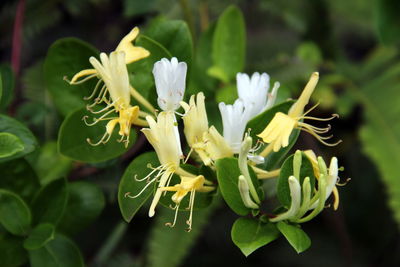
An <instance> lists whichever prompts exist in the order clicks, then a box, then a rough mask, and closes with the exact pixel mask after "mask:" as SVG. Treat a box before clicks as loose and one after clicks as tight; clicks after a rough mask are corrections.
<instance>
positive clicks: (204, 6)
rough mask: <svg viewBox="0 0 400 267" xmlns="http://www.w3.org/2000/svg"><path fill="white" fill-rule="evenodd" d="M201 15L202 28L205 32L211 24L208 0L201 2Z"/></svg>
mask: <svg viewBox="0 0 400 267" xmlns="http://www.w3.org/2000/svg"><path fill="white" fill-rule="evenodd" d="M199 13H200V14H199V15H200V29H201V31H202V32H204V31H205V30H206V29H207V28H208V25H209V24H210V16H209V13H208V3H207V0H201V1H200V4H199Z"/></svg>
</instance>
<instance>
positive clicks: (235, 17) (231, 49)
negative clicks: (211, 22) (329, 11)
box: [209, 6, 246, 82]
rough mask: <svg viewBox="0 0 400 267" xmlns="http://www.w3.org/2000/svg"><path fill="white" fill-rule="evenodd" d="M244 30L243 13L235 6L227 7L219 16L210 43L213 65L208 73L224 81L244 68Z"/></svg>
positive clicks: (231, 78)
mask: <svg viewBox="0 0 400 267" xmlns="http://www.w3.org/2000/svg"><path fill="white" fill-rule="evenodd" d="M245 40H246V30H245V24H244V19H243V14H242V12H241V11H240V9H239V8H237V7H236V6H230V7H228V8H227V9H226V10H225V11H224V13H222V15H221V16H220V17H219V19H218V22H217V26H216V29H215V32H214V38H213V43H212V59H213V64H214V65H213V66H212V67H211V68H210V69H209V74H210V75H211V76H213V77H215V78H217V79H220V80H222V81H224V82H229V81H231V80H233V79H234V78H235V77H236V73H238V72H241V71H242V70H243V68H244V62H245V52H246V51H245V50H246V43H245Z"/></svg>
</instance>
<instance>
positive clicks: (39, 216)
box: [32, 179, 68, 225]
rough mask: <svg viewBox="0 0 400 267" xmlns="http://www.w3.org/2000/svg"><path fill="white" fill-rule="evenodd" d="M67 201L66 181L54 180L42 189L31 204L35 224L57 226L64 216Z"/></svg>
mask: <svg viewBox="0 0 400 267" xmlns="http://www.w3.org/2000/svg"><path fill="white" fill-rule="evenodd" d="M67 200H68V188H67V181H66V180H65V179H58V180H55V181H53V182H51V183H49V184H48V185H46V186H45V187H43V188H42V189H41V190H40V191H39V192H38V194H37V195H36V197H35V198H34V199H33V202H32V210H33V215H34V222H35V223H46V222H47V223H51V224H54V225H57V223H58V222H59V221H60V219H61V217H62V216H63V214H64V211H65V207H66V205H67Z"/></svg>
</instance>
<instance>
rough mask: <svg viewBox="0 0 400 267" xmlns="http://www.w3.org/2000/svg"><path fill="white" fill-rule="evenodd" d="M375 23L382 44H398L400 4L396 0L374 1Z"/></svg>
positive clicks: (399, 37)
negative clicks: (399, 11)
mask: <svg viewBox="0 0 400 267" xmlns="http://www.w3.org/2000/svg"><path fill="white" fill-rule="evenodd" d="M375 4H376V9H375V10H376V11H375V23H376V26H377V27H376V28H377V30H378V34H379V37H380V39H381V40H382V42H383V43H384V44H386V45H393V44H394V45H396V44H399V43H400V29H399V28H400V18H399V14H398V12H397V11H398V10H399V9H400V2H399V1H396V0H378V1H375Z"/></svg>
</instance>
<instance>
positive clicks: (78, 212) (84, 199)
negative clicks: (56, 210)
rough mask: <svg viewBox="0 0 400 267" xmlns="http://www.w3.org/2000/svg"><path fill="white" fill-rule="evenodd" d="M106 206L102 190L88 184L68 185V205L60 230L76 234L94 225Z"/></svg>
mask: <svg viewBox="0 0 400 267" xmlns="http://www.w3.org/2000/svg"><path fill="white" fill-rule="evenodd" d="M104 205H105V200H104V195H103V192H102V191H101V190H100V188H99V187H98V186H97V185H95V184H92V183H88V182H74V183H70V184H68V203H67V206H66V208H65V212H64V216H63V217H62V219H61V220H60V223H59V225H58V228H57V229H58V230H59V231H61V232H63V233H67V234H76V233H78V232H79V231H81V230H83V229H84V228H86V227H88V226H89V225H90V224H91V223H93V222H94V221H95V220H96V219H97V218H98V216H99V215H100V213H101V211H102V210H103V208H104Z"/></svg>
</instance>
